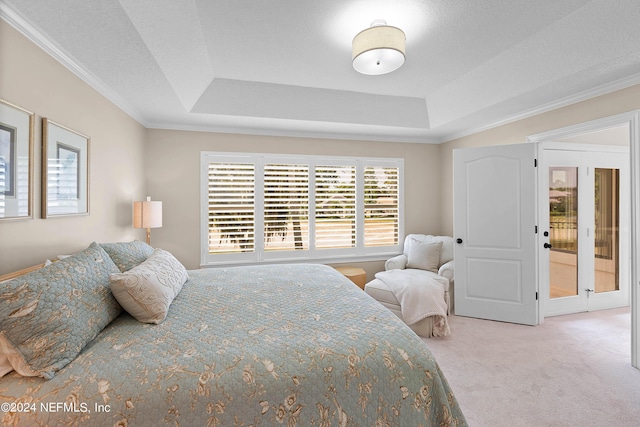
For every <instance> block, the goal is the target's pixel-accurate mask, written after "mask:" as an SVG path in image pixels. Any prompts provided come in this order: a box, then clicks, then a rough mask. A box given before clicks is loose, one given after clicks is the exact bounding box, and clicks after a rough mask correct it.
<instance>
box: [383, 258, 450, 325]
mask: <svg viewBox="0 0 640 427" xmlns="http://www.w3.org/2000/svg"><path fill="white" fill-rule="evenodd" d="M376 278H377V279H380V280H382V281H383V282H384V283H386V285H387V286H388V287H389V289H391V292H393V295H394V296H395V297H396V299H397V300H398V302H399V303H400V307H401V310H402V317H403V318H404V322H405V323H406V324H407V325H413V324H414V323H416V322H419V321H420V320H422V319H424V318H426V317H430V316H433V330H432V333H433V336H435V337H439V336H447V335H449V334H450V330H449V323H448V322H447V303H446V302H445V299H444V290H445V287H446V286H447V282H448V280H449V279H447V278H446V277H442V276H437V275H433V276H431V275H425V274H424V273H421V272H418V271H415V272H414V271H411V270H388V271H382V272H379V273H376Z"/></svg>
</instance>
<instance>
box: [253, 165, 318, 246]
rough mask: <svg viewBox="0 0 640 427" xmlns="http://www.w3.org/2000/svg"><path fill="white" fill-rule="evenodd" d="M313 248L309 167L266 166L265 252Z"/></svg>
mask: <svg viewBox="0 0 640 427" xmlns="http://www.w3.org/2000/svg"><path fill="white" fill-rule="evenodd" d="M308 249H309V166H308V165H302V164H297V165H296V164H293V165H292V164H265V166H264V250H265V251H287V250H288V251H291V250H308Z"/></svg>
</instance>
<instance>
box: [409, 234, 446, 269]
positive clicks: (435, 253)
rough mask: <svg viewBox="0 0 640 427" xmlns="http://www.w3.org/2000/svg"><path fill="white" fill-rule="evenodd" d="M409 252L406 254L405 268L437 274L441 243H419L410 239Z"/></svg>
mask: <svg viewBox="0 0 640 427" xmlns="http://www.w3.org/2000/svg"><path fill="white" fill-rule="evenodd" d="M412 240H413V241H412V242H411V246H410V249H409V252H408V253H407V258H408V260H407V268H418V269H420V270H427V271H433V272H434V273H437V272H438V267H440V252H442V242H429V243H426V242H421V241H419V240H417V239H414V238H412Z"/></svg>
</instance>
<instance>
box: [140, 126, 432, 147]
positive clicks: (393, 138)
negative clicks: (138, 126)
mask: <svg viewBox="0 0 640 427" xmlns="http://www.w3.org/2000/svg"><path fill="white" fill-rule="evenodd" d="M327 126H335V123H328V124H327ZM146 127H147V128H148V129H160V130H176V131H192V132H212V133H229V134H241V135H257V136H281V137H286V138H313V139H336V140H351V141H373V142H389V143H394V142H401V143H410V144H440V143H441V141H440V140H439V139H437V138H431V137H428V136H426V135H424V136H423V135H404V136H402V135H390V134H381V133H374V132H365V131H356V132H353V133H351V132H347V131H345V132H334V131H331V132H328V131H323V130H284V129H275V128H268V127H244V126H225V125H207V124H200V125H198V124H193V125H191V124H189V125H185V124H176V123H168V122H155V123H151V124H149V125H147V126H146Z"/></svg>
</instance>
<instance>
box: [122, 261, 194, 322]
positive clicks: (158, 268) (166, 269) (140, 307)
mask: <svg viewBox="0 0 640 427" xmlns="http://www.w3.org/2000/svg"><path fill="white" fill-rule="evenodd" d="M188 278H189V276H188V274H187V270H186V269H185V268H184V266H183V265H182V264H180V261H178V260H177V259H176V258H175V257H174V256H173V255H171V253H169V252H167V251H165V250H162V249H155V250H154V251H153V254H152V255H151V256H150V257H149V258H147V260H146V261H144V262H143V263H142V264H140V265H138V266H137V267H134V268H132V269H131V270H129V271H126V272H124V273H116V274H112V275H111V292H113V295H114V296H115V297H116V299H117V300H118V302H119V303H120V305H122V307H123V308H124V309H125V310H126V311H127V312H128V313H129V314H130V315H132V316H133V317H135V318H136V319H138V320H139V321H140V322H144V323H155V324H158V323H162V321H163V320H164V319H165V318H166V317H167V313H168V311H169V306H170V305H171V302H172V301H173V299H174V298H175V297H176V296H177V295H178V293H180V290H181V289H182V285H183V284H184V282H186V281H187V279H188Z"/></svg>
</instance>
